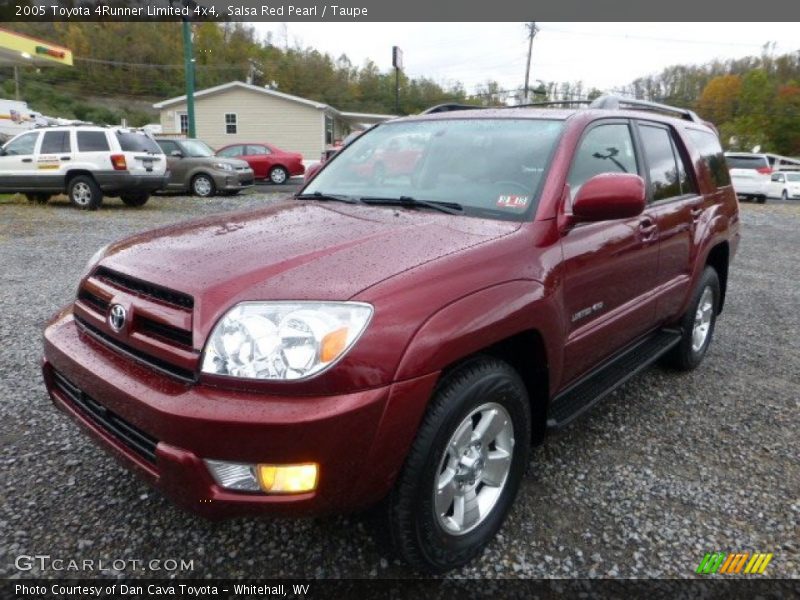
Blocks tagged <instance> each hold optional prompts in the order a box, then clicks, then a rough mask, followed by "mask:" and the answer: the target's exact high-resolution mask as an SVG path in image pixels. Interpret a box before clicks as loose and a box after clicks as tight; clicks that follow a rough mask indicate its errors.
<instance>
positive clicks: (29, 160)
mask: <svg viewBox="0 0 800 600" xmlns="http://www.w3.org/2000/svg"><path fill="white" fill-rule="evenodd" d="M22 162H24V163H29V162H33V159H32V158H23V159H22Z"/></svg>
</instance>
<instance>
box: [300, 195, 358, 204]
mask: <svg viewBox="0 0 800 600" xmlns="http://www.w3.org/2000/svg"><path fill="white" fill-rule="evenodd" d="M294 197H295V198H297V199H298V200H335V201H336V202H347V204H358V202H359V200H358V198H354V197H353V196H345V195H343V194H326V193H323V192H314V193H312V194H295V195H294Z"/></svg>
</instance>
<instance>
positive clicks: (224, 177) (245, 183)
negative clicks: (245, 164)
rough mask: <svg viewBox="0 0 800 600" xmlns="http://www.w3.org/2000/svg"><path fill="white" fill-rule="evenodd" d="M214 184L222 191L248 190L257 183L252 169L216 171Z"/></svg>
mask: <svg viewBox="0 0 800 600" xmlns="http://www.w3.org/2000/svg"><path fill="white" fill-rule="evenodd" d="M212 176H213V178H214V186H215V187H216V188H217V190H219V191H221V192H234V191H238V190H246V189H247V188H251V187H253V185H254V184H255V174H254V173H253V170H252V169H248V170H247V171H214V173H213V175H212Z"/></svg>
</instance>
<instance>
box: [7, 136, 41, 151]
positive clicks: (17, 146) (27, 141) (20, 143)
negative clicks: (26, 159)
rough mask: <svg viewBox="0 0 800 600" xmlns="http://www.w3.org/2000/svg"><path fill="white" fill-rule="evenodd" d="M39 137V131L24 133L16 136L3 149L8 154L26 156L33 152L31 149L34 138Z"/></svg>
mask: <svg viewBox="0 0 800 600" xmlns="http://www.w3.org/2000/svg"><path fill="white" fill-rule="evenodd" d="M38 138H39V133H38V132H36V133H26V134H25V135H23V136H20V137H18V138H17V139H15V140H14V141H13V142H10V143H9V144H7V145H6V147H5V148H4V149H3V150H4V151H5V152H4V153H5V154H6V155H8V156H27V155H29V154H33V149H34V148H35V147H36V140H37V139H38Z"/></svg>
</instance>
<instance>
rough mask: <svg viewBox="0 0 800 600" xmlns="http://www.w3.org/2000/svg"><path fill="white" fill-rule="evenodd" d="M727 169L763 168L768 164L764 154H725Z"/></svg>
mask: <svg viewBox="0 0 800 600" xmlns="http://www.w3.org/2000/svg"><path fill="white" fill-rule="evenodd" d="M725 161H726V162H727V163H728V168H729V169H752V170H756V169H763V168H765V167H768V166H769V162H768V161H767V157H766V156H726V157H725Z"/></svg>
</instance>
